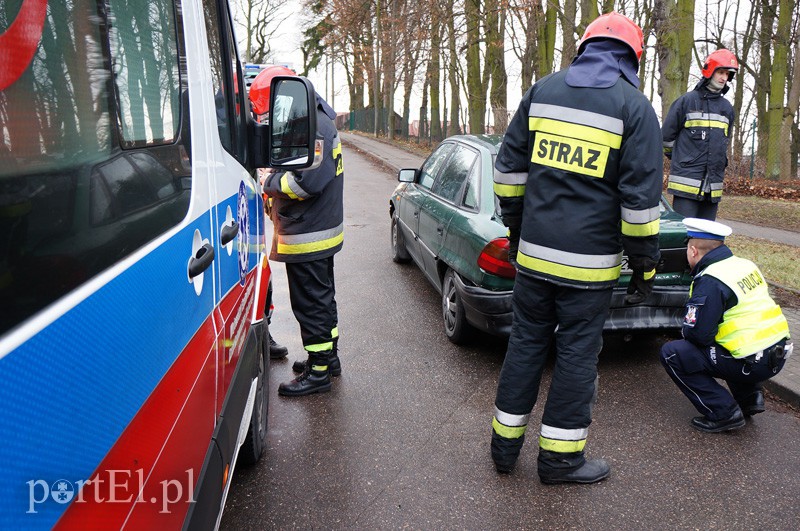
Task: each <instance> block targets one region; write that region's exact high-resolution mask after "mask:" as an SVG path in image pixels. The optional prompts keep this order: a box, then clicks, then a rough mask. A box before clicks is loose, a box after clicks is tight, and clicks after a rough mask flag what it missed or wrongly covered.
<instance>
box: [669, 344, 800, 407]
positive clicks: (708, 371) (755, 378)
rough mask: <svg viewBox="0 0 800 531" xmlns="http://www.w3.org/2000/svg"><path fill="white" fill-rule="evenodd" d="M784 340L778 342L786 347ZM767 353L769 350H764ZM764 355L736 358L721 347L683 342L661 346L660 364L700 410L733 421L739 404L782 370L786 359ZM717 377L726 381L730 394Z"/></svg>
mask: <svg viewBox="0 0 800 531" xmlns="http://www.w3.org/2000/svg"><path fill="white" fill-rule="evenodd" d="M784 343H785V341H779V342H778V345H780V346H781V348H782V347H783V345H784ZM765 352H766V350H765ZM769 358H770V356H768V355H766V354H765V355H763V356H761V358H760V359H759V360H756V359H755V356H748V357H747V358H739V359H737V358H734V357H733V356H731V355H730V354H729V353H728V351H727V350H726V349H725V348H724V347H722V346H720V345H713V346H711V347H698V346H697V345H695V344H694V343H691V342H689V341H686V340H685V339H680V340H678V341H670V342H669V343H666V344H665V345H664V346H663V347H661V363H662V364H663V365H664V368H665V369H666V370H667V374H669V376H670V378H672V380H673V381H674V382H675V383H676V384H677V385H678V388H679V389H680V390H681V391H682V392H683V394H684V395H686V397H687V398H688V399H689V400H690V401H691V402H692V404H693V405H694V407H695V408H696V409H697V411H699V412H700V414H701V415H704V416H705V417H706V418H708V419H709V420H713V421H718V420H725V419H727V418H730V417H731V415H733V414H734V413H735V412H736V410H737V409H739V403H740V402H745V401H747V399H748V398H749V397H750V396H751V395H752V394H753V393H755V392H756V391H757V390H759V389H761V386H760V383H761V382H763V381H764V380H767V379H769V378H771V377H773V376H775V375H776V374H778V373H779V372H780V371H781V369H783V365H784V363H786V360H785V359H783V358H781V359H780V360H777V361H776V360H773V361H775V362H776V365H774V366H772V367H771V366H770V361H769ZM715 378H720V379H722V380H725V382H726V383H727V384H728V387H729V388H730V393H729V392H728V391H727V389H725V387H723V386H722V384H720V383H719V382H717V380H715Z"/></svg>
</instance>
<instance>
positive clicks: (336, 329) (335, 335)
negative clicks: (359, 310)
mask: <svg viewBox="0 0 800 531" xmlns="http://www.w3.org/2000/svg"><path fill="white" fill-rule="evenodd" d="M338 337H339V327H338V326H335V327H333V328H332V329H331V338H333V339H337V338H338Z"/></svg>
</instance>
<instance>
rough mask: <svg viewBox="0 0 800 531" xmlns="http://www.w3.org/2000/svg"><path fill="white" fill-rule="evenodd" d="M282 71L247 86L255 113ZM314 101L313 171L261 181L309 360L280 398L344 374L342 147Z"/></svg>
mask: <svg viewBox="0 0 800 531" xmlns="http://www.w3.org/2000/svg"><path fill="white" fill-rule="evenodd" d="M279 75H290V76H294V75H296V74H295V73H294V72H293V71H291V70H289V69H288V68H284V67H281V66H273V67H269V68H266V69H264V70H263V71H261V73H259V74H258V76H257V77H256V79H255V80H254V81H253V84H252V85H251V86H250V93H249V95H250V101H251V103H252V104H253V111H254V112H255V113H256V114H259V115H260V114H264V113H266V112H268V111H269V90H270V82H271V81H272V78H273V77H275V76H279ZM316 98H317V108H316V113H317V135H316V136H317V140H322V142H323V150H322V155H323V159H322V163H321V164H320V166H319V167H317V168H315V169H309V170H302V171H277V172H272V173H268V174H267V175H265V178H264V182H263V184H262V188H263V191H264V193H265V194H266V195H267V196H268V197H269V198H270V199H271V202H272V205H271V208H270V211H271V218H272V222H273V225H274V227H275V230H274V233H273V239H272V251H271V253H270V257H269V258H270V260H276V261H278V262H284V263H285V264H286V277H287V279H288V282H289V299H290V301H291V305H292V312H293V313H294V315H295V318H296V319H297V322H298V324H299V325H300V335H301V337H302V340H303V347H304V349H305V350H306V353H307V359H306V360H300V361H297V362H295V363H294V365H293V369H294V370H295V371H296V372H299V373H300V375H299V376H297V377H296V378H294V379H293V380H291V381H290V382H285V383H282V384H280V386H279V387H278V394H280V395H283V396H302V395H308V394H311V393H320V392H326V391H329V390H330V388H331V375H334V376H336V375H339V374H341V365H340V363H339V356H338V351H337V344H338V340H339V328H338V324H339V318H338V314H337V309H336V286H335V283H334V272H333V257H334V255H335V254H336V253H337V252H339V250H340V249H341V248H342V242H343V239H344V203H343V195H344V169H343V164H342V145H341V141H340V140H339V134H338V133H337V131H336V126H335V125H334V122H333V120H334V118H336V113H335V112H334V111H333V109H332V108H331V107H330V106H329V105H328V104H327V103H326V102H325V100H323V99H322V98H320V97H319V94H317V95H316Z"/></svg>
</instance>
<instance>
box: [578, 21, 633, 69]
mask: <svg viewBox="0 0 800 531" xmlns="http://www.w3.org/2000/svg"><path fill="white" fill-rule="evenodd" d="M592 39H614V40H618V41H622V42H623V43H625V44H627V45H628V47H629V48H630V49H631V51H632V52H633V53H634V54H636V61H637V62H638V61H639V60H640V59H641V58H642V51H643V50H644V36H643V35H642V28H640V27H639V26H638V25H637V24H636V23H635V22H634V21H632V20H631V19H629V18H628V17H626V16H625V15H621V14H619V13H617V12H615V11H612V12H611V13H606V14H605V15H601V16H599V17H597V18H596V19H594V21H593V22H591V23H590V24H589V25H588V26H586V31H585V32H584V34H583V38H582V39H581V41H580V43H579V44H578V54H579V55H580V53H581V52H582V51H583V47H584V45H585V44H586V42H588V41H590V40H592Z"/></svg>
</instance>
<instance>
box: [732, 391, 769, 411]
mask: <svg viewBox="0 0 800 531" xmlns="http://www.w3.org/2000/svg"><path fill="white" fill-rule="evenodd" d="M739 406H740V407H741V408H742V413H744V416H745V417H752V416H753V415H758V414H759V413H763V412H765V411H766V410H767V408H766V407H765V406H764V392H763V391H761V390H760V389H759V390H758V391H756V392H755V393H753V394H752V395H750V396H748V397H747V398H746V399H744V400H742V401H741V402H739Z"/></svg>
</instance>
